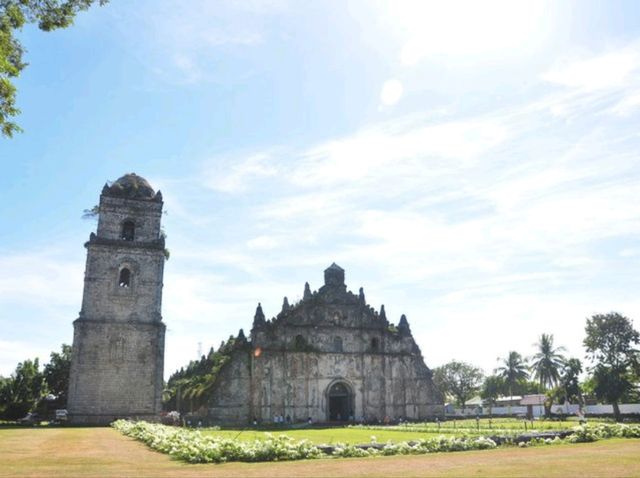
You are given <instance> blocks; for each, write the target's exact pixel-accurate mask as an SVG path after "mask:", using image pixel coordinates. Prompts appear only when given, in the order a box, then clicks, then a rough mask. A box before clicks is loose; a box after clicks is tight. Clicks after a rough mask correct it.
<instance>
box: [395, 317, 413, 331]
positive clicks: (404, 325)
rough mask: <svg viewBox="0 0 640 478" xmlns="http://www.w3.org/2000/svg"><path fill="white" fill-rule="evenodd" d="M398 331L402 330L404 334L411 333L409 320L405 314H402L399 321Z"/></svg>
mask: <svg viewBox="0 0 640 478" xmlns="http://www.w3.org/2000/svg"><path fill="white" fill-rule="evenodd" d="M398 332H400V333H401V334H402V335H411V328H410V327H409V321H408V320H407V316H406V315H404V314H402V315H401V316H400V322H398Z"/></svg>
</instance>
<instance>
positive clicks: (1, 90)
mask: <svg viewBox="0 0 640 478" xmlns="http://www.w3.org/2000/svg"><path fill="white" fill-rule="evenodd" d="M94 3H99V4H100V5H104V4H105V3H107V0H0V132H1V133H2V134H3V135H4V136H7V137H11V136H13V134H14V133H16V132H19V131H21V129H20V127H19V126H18V125H17V124H16V123H14V122H12V121H11V118H12V117H14V116H17V115H18V114H19V113H20V110H19V109H18V108H17V107H16V87H15V85H14V84H13V83H12V78H16V77H18V76H19V75H20V72H21V71H22V70H23V69H24V68H25V67H26V66H27V64H26V63H24V62H23V61H22V55H23V53H24V52H25V49H24V47H23V46H22V44H21V43H20V41H18V39H17V38H16V37H15V32H16V30H20V29H21V28H22V27H23V26H24V25H25V24H26V23H37V24H38V28H40V30H43V31H46V32H48V31H51V30H56V29H58V28H66V27H68V26H69V25H71V24H72V23H73V19H74V18H75V16H76V14H77V13H78V12H80V11H82V10H86V9H88V8H89V7H90V6H91V5H92V4H94Z"/></svg>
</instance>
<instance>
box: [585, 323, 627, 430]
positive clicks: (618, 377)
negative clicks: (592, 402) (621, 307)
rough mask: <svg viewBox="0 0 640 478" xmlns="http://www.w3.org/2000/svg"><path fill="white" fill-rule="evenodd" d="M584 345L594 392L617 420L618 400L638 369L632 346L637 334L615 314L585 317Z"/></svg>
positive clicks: (618, 417) (618, 416) (618, 411)
mask: <svg viewBox="0 0 640 478" xmlns="http://www.w3.org/2000/svg"><path fill="white" fill-rule="evenodd" d="M585 330H586V334H587V336H586V337H585V339H584V346H585V349H586V350H587V357H588V358H589V359H590V360H592V361H593V362H595V366H594V367H593V368H592V370H593V379H594V382H595V384H594V392H595V394H596V396H597V397H598V399H601V400H606V401H607V402H610V403H611V404H612V405H613V413H614V415H615V418H616V420H620V407H619V405H618V404H619V403H620V399H621V398H622V397H623V396H624V395H625V394H628V393H629V392H631V391H632V389H633V378H634V374H637V372H638V370H639V369H640V357H639V352H638V350H637V349H636V348H635V347H634V346H635V345H637V344H638V343H640V334H639V333H638V331H637V330H635V329H634V328H633V323H632V321H631V320H630V319H629V318H627V317H625V316H623V315H621V314H619V313H617V312H611V313H609V314H596V315H594V316H592V317H591V318H590V319H587V325H586V328H585Z"/></svg>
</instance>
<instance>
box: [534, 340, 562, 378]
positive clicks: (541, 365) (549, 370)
mask: <svg viewBox="0 0 640 478" xmlns="http://www.w3.org/2000/svg"><path fill="white" fill-rule="evenodd" d="M535 346H536V347H537V348H538V352H536V353H535V354H534V355H533V357H532V358H531V359H532V362H531V370H532V371H533V376H534V378H535V379H537V380H538V381H539V382H540V387H541V388H542V389H543V390H547V389H549V388H553V387H554V386H555V385H556V384H557V383H558V381H559V380H560V369H561V368H562V365H563V363H564V356H563V355H561V354H560V353H559V352H560V351H561V350H564V347H557V348H554V346H553V334H542V335H541V336H540V340H539V341H538V343H537V344H535Z"/></svg>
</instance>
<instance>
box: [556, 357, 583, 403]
mask: <svg viewBox="0 0 640 478" xmlns="http://www.w3.org/2000/svg"><path fill="white" fill-rule="evenodd" d="M581 373H582V363H581V362H580V360H578V359H577V358H570V359H569V360H567V361H566V362H565V364H564V368H563V369H562V375H561V376H560V385H559V387H560V389H561V390H562V400H563V401H565V400H566V401H568V402H573V403H578V404H580V406H582V404H583V402H584V399H583V397H582V387H581V386H580V374H581Z"/></svg>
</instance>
